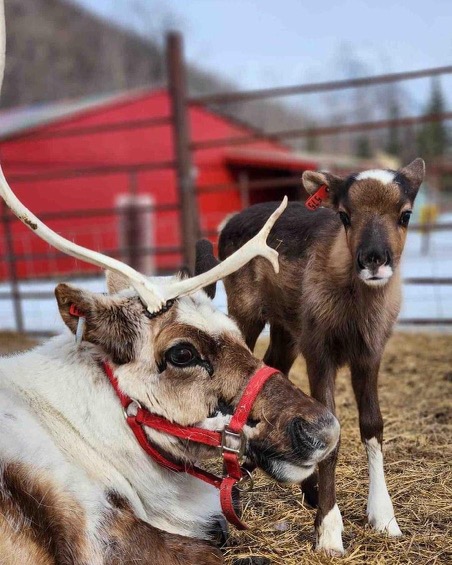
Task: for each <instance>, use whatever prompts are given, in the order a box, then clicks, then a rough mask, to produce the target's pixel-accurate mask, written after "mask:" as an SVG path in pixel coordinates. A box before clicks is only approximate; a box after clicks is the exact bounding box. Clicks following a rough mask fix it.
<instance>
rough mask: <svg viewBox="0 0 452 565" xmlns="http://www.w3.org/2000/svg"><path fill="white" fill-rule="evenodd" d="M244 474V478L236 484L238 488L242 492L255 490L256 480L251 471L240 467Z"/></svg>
mask: <svg viewBox="0 0 452 565" xmlns="http://www.w3.org/2000/svg"><path fill="white" fill-rule="evenodd" d="M240 470H241V471H242V473H243V477H242V478H241V479H240V481H239V482H238V483H237V484H236V487H237V488H238V490H239V491H240V492H251V491H252V490H253V489H254V480H253V475H252V474H251V471H250V470H249V469H247V468H246V467H240Z"/></svg>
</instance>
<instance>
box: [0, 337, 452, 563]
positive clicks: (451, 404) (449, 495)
mask: <svg viewBox="0 0 452 565" xmlns="http://www.w3.org/2000/svg"><path fill="white" fill-rule="evenodd" d="M32 345H33V340H31V339H27V338H25V339H24V338H21V337H20V336H16V335H14V334H0V354H1V353H11V352H13V351H17V350H19V349H26V348H29V347H31V346H32ZM265 345H266V344H265V343H264V342H261V343H260V344H259V345H258V354H260V355H262V354H263V351H264V348H265ZM380 377H381V378H380V399H381V406H382V411H383V416H384V420H385V447H384V453H385V468H386V478H387V483H388V488H389V492H390V493H391V495H392V500H393V503H394V506H395V511H396V516H397V519H398V523H399V526H400V528H401V529H402V532H403V533H404V536H403V538H397V539H388V538H386V537H385V536H384V535H381V534H375V533H374V532H372V530H370V529H369V527H368V526H367V525H366V520H365V508H366V496H367V470H366V460H365V454H364V450H363V448H362V446H361V444H360V440H359V431H358V421H357V411H356V408H355V404H354V399H353V395H352V391H351V386H350V382H349V377H348V374H347V371H343V372H342V373H341V374H340V375H339V377H338V381H337V407H338V416H339V419H340V421H341V425H342V444H341V455H340V460H339V464H338V476H337V491H338V503H339V507H340V508H341V510H342V515H343V518H344V528H345V529H344V544H345V547H346V551H347V553H346V556H345V557H344V558H342V559H338V558H328V557H326V556H324V555H321V554H318V553H316V552H315V551H313V549H312V544H313V538H314V535H313V521H314V515H315V512H314V511H313V510H310V509H308V508H306V507H304V506H303V502H302V497H301V494H300V491H299V488H298V487H297V486H281V485H277V484H275V483H274V482H273V481H271V480H269V479H268V478H266V477H265V476H263V475H262V474H260V475H258V478H257V483H256V487H255V490H254V492H253V493H251V494H248V495H245V498H244V500H245V515H244V519H245V521H246V522H248V524H249V525H250V526H251V529H250V530H249V531H247V532H243V533H238V532H234V531H232V535H231V539H230V546H229V549H228V550H227V563H228V564H230V563H232V562H233V560H234V559H236V558H237V557H246V556H249V555H255V556H259V555H260V556H263V557H264V556H265V557H268V558H270V559H271V563H272V564H273V565H316V564H333V563H336V564H338V565H339V564H340V565H358V564H362V563H371V564H375V565H410V564H416V565H436V564H437V565H440V564H444V565H445V564H451V563H452V537H451V534H452V527H451V518H450V517H451V510H452V467H451V465H452V450H451V445H450V439H451V431H452V335H441V334H433V333H430V334H425V335H423V334H409V333H398V334H396V335H395V336H394V337H393V338H392V339H391V341H390V343H389V344H388V347H387V350H386V354H385V357H384V362H383V365H382V369H381V375H380ZM291 378H292V379H293V381H294V382H295V383H296V384H298V385H299V386H300V387H301V388H302V389H303V390H305V391H307V390H308V387H307V378H306V374H305V368H304V363H303V361H302V360H300V361H298V362H297V363H296V365H295V367H294V369H293V371H292V373H291ZM231 529H232V528H231Z"/></svg>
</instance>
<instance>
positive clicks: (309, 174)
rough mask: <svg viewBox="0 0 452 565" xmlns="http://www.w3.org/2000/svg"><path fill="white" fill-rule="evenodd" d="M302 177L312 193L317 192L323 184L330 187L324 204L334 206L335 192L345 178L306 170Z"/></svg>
mask: <svg viewBox="0 0 452 565" xmlns="http://www.w3.org/2000/svg"><path fill="white" fill-rule="evenodd" d="M301 178H302V181H303V186H304V187H305V189H306V191H307V192H308V193H309V194H311V195H312V194H315V193H316V192H317V190H319V188H320V187H321V186H326V187H327V188H328V198H326V199H325V200H324V201H323V202H322V206H332V204H333V201H334V194H335V193H336V192H337V190H338V188H339V187H340V186H341V185H342V184H343V182H344V179H343V178H341V177H338V176H336V175H332V174H331V173H325V172H321V171H305V172H304V173H303V175H302V177H301Z"/></svg>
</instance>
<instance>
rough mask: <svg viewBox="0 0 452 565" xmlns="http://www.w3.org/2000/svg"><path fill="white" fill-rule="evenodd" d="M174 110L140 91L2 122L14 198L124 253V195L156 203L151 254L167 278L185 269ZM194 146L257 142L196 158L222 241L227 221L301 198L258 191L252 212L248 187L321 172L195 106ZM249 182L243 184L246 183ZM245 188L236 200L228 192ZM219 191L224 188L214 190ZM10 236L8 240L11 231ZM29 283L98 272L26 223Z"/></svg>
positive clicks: (20, 262) (22, 239)
mask: <svg viewBox="0 0 452 565" xmlns="http://www.w3.org/2000/svg"><path fill="white" fill-rule="evenodd" d="M170 113H171V111H170V100H169V96H168V94H167V92H166V91H165V90H153V91H149V90H148V91H143V90H142V91H135V92H132V93H127V94H123V95H114V96H103V97H97V98H94V99H93V98H91V99H87V100H82V101H76V102H73V101H70V102H68V101H63V102H60V103H53V104H45V105H37V106H33V107H31V108H18V109H13V110H7V111H4V112H1V113H0V158H1V162H2V165H3V168H4V171H5V174H6V177H7V178H8V179H9V181H10V184H11V186H12V188H13V190H14V191H15V192H16V194H17V195H18V197H19V198H20V199H21V200H22V201H23V202H24V203H25V204H26V206H28V207H29V208H30V209H31V210H32V211H33V212H35V213H36V214H37V215H38V216H40V217H41V218H42V219H43V220H44V221H45V222H46V223H48V224H49V225H50V226H51V227H52V228H53V229H55V230H56V231H58V232H59V233H61V234H62V235H64V236H65V237H69V238H72V239H74V240H75V241H77V242H78V243H80V244H81V245H85V246H87V247H90V248H93V249H99V250H102V251H104V252H107V253H108V252H110V253H114V250H116V249H117V248H118V246H119V242H118V215H117V214H113V213H112V210H114V209H115V207H116V206H117V205H118V200H119V199H120V197H121V195H127V194H131V193H133V194H135V195H147V196H148V197H149V196H150V197H151V198H152V202H153V205H155V211H154V213H153V217H152V221H151V220H150V222H151V223H152V226H153V229H152V232H153V235H152V237H151V239H150V241H151V249H149V250H148V251H149V252H150V253H154V252H155V253H156V255H155V261H154V266H155V267H156V270H157V271H158V272H165V271H173V270H174V269H177V268H179V267H180V264H181V252H180V245H181V235H180V220H179V211H178V209H177V206H178V191H177V185H176V174H175V170H174V166H173V165H174V151H173V133H172V132H173V130H172V126H171V123H169V121H167V120H165V119H164V118H168V117H170ZM189 119H190V127H191V136H192V141H193V142H194V143H197V142H202V141H206V140H209V139H221V138H231V137H238V136H249V135H250V134H253V135H256V140H255V141H253V142H252V143H247V144H246V145H244V146H235V147H234V146H231V147H228V146H221V147H220V146H218V147H212V148H208V149H203V150H198V151H195V152H194V155H193V163H194V169H195V170H194V175H195V178H196V187H197V194H198V207H199V213H200V225H201V229H202V230H203V232H204V233H206V234H208V235H211V236H213V234H214V232H215V230H216V228H217V226H218V224H219V223H220V221H221V220H222V219H223V218H224V217H225V215H226V214H228V213H230V212H233V211H236V210H238V209H240V208H241V207H243V205H244V203H248V202H249V203H251V204H252V203H254V202H259V201H263V200H269V199H279V198H281V197H282V195H283V194H285V193H288V194H289V196H291V197H292V198H296V197H298V190H299V189H298V188H297V187H296V186H293V187H287V188H279V189H273V190H268V187H266V188H267V189H266V190H265V191H263V190H261V189H260V188H255V189H252V190H250V191H249V193H248V194H247V198H246V200H247V202H244V201H243V194H242V193H241V190H240V188H239V185H240V182H242V184H243V179H244V178H245V176H246V178H248V179H250V180H253V179H275V178H278V177H287V176H290V175H297V177H299V175H300V173H301V171H303V170H304V169H306V168H315V167H316V163H315V162H307V161H305V160H302V159H299V158H297V157H296V156H295V155H294V154H292V153H291V152H290V150H289V149H288V148H286V147H285V146H283V145H281V144H278V143H274V142H272V141H269V140H267V139H266V138H265V135H261V136H259V135H257V133H256V131H255V130H253V129H251V128H250V127H248V126H245V125H243V124H241V123H238V122H237V121H235V120H233V119H230V118H226V117H224V116H222V115H219V114H217V113H214V112H212V111H211V110H209V109H208V108H206V107H204V106H202V105H200V104H195V103H193V104H190V107H189ZM240 179H241V180H240ZM231 183H236V186H229V188H228V189H227V190H218V185H222V184H225V185H227V184H229V185H231ZM212 185H215V186H216V187H217V188H216V189H215V188H212ZM0 229H3V230H5V229H6V227H5V223H3V225H1V227H0ZM10 230H11V233H12V235H13V238H12V239H13V244H14V254H15V258H16V269H17V274H18V276H19V278H22V279H24V278H36V277H49V276H53V275H54V274H55V273H65V274H69V273H74V272H92V269H93V268H92V267H90V266H89V265H85V264H81V263H77V262H76V261H74V260H72V259H70V258H64V257H62V256H61V255H60V254H58V253H55V252H54V251H53V250H50V249H49V247H48V246H47V244H45V243H44V242H42V241H40V240H39V239H38V238H37V237H36V236H34V235H33V234H32V233H31V232H29V231H28V230H26V228H25V227H24V226H22V224H20V223H19V222H10ZM6 241H7V237H6V232H5V233H1V232H0V253H1V256H2V258H3V260H2V261H0V278H1V279H3V280H4V279H5V278H6V275H7V272H6V264H5V260H4V259H5V258H6Z"/></svg>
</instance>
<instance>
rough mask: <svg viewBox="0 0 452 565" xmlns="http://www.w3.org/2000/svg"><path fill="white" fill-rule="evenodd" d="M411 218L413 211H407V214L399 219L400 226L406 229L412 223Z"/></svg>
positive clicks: (404, 213)
mask: <svg viewBox="0 0 452 565" xmlns="http://www.w3.org/2000/svg"><path fill="white" fill-rule="evenodd" d="M410 216H411V210H407V211H406V212H403V214H402V215H401V216H400V218H399V224H400V225H401V226H403V227H404V228H406V227H407V225H408V224H409V223H410Z"/></svg>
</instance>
